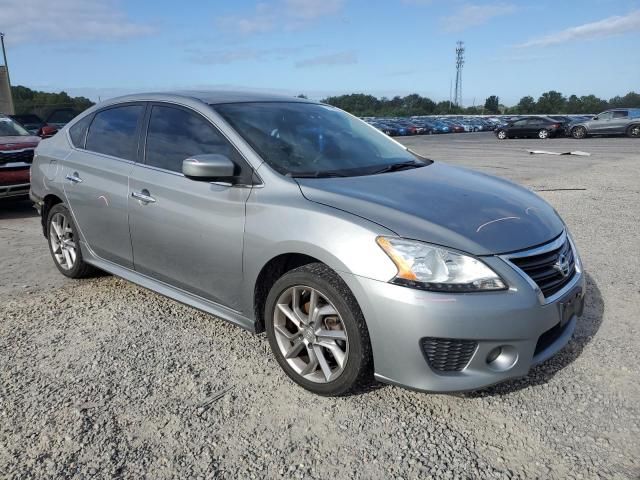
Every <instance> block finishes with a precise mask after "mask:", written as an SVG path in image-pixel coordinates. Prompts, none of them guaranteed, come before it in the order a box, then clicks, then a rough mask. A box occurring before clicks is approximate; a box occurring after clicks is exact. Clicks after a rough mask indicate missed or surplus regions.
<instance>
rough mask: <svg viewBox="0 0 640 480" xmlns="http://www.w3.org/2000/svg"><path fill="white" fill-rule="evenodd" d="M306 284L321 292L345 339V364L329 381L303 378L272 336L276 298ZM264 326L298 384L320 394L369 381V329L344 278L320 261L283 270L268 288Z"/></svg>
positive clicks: (350, 389) (347, 389)
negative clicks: (340, 318) (269, 288)
mask: <svg viewBox="0 0 640 480" xmlns="http://www.w3.org/2000/svg"><path fill="white" fill-rule="evenodd" d="M300 285H302V286H308V287H311V288H313V289H316V290H318V291H319V292H321V293H322V294H323V295H324V296H325V297H326V298H327V300H329V301H330V302H331V304H332V305H333V306H334V307H335V309H336V310H337V311H338V313H339V314H340V316H341V317H342V324H343V326H344V329H345V330H346V333H347V336H348V343H349V353H348V356H347V360H346V364H345V365H344V367H343V370H342V372H341V373H340V375H339V376H338V377H337V378H336V379H335V380H332V381H330V382H326V383H317V382H314V381H311V380H308V379H306V378H304V377H303V376H302V375H300V374H299V373H297V372H296V371H295V370H294V369H293V368H292V367H291V366H290V365H289V364H288V362H287V360H286V359H285V357H284V355H283V354H282V352H281V350H280V347H279V346H278V343H277V340H276V334H275V331H274V312H275V309H276V308H277V306H276V303H277V301H278V298H280V296H281V295H282V294H283V293H284V292H285V291H286V290H287V289H289V288H291V287H293V286H300ZM264 318H265V327H266V333H267V338H268V340H269V345H270V346H271V351H272V352H273V355H274V356H275V358H276V360H277V362H278V364H279V365H280V367H282V369H283V370H284V371H285V373H286V374H287V375H288V376H289V378H291V379H292V380H293V381H294V382H296V383H297V384H298V385H300V386H301V387H303V388H305V389H307V390H309V391H310V392H313V393H315V394H318V395H322V396H341V395H348V394H352V393H356V392H357V391H359V390H362V389H364V388H366V387H367V386H369V385H370V384H371V383H372V382H373V356H372V353H371V343H370V340H369V331H368V329H367V325H366V323H365V320H364V316H363V315H362V311H361V310H360V307H359V305H358V302H357V301H356V299H355V297H354V296H353V294H352V293H351V290H350V289H349V287H348V286H347V285H346V284H345V283H344V281H343V280H342V279H341V278H340V277H339V276H338V275H337V274H336V273H335V272H334V271H333V270H332V269H330V268H329V267H327V266H326V265H324V264H322V263H311V264H308V265H303V266H302V267H299V268H296V269H294V270H291V271H290V272H287V273H286V274H284V275H283V276H282V277H280V279H278V280H277V281H276V283H275V284H274V285H273V287H272V288H271V291H270V292H269V295H268V296H267V301H266V305H265V316H264Z"/></svg>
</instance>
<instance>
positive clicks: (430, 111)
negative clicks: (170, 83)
mask: <svg viewBox="0 0 640 480" xmlns="http://www.w3.org/2000/svg"><path fill="white" fill-rule="evenodd" d="M322 102H324V103H328V104H330V105H334V106H336V107H338V108H341V109H343V110H346V111H348V112H350V113H352V114H354V115H357V116H359V117H367V116H372V117H402V116H410V115H447V114H451V115H458V114H466V115H481V114H485V115H486V114H514V115H519V114H542V113H548V114H552V113H553V114H563V113H566V114H572V113H577V114H579V113H593V114H595V113H599V112H601V111H603V110H606V109H608V108H616V107H636V108H640V94H638V93H635V92H629V93H627V94H626V95H624V96H616V97H613V98H611V99H609V100H604V99H601V98H598V97H596V96H595V95H583V96H580V97H579V96H577V95H570V96H569V97H566V96H565V95H563V94H562V93H560V92H557V91H555V90H550V91H548V92H544V93H543V94H542V95H540V97H538V99H537V100H536V99H535V98H533V97H532V96H525V97H522V98H521V99H520V101H519V102H518V103H517V104H516V105H513V106H511V107H507V106H505V105H502V104H501V103H500V99H499V97H498V96H497V95H491V96H490V97H487V99H486V100H485V102H484V105H478V106H471V107H459V106H457V105H453V104H451V102H449V101H442V102H437V103H436V102H434V101H433V100H431V99H430V98H427V97H422V96H420V95H418V94H417V93H412V94H411V95H407V96H405V97H401V96H395V97H393V98H387V97H382V98H377V97H374V96H373V95H366V94H364V93H351V94H348V95H339V96H333V97H327V98H325V99H323V100H322Z"/></svg>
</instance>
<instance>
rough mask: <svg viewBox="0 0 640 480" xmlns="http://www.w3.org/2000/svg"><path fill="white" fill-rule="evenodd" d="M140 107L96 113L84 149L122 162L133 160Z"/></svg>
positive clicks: (142, 108)
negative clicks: (120, 159) (116, 158)
mask: <svg viewBox="0 0 640 480" xmlns="http://www.w3.org/2000/svg"><path fill="white" fill-rule="evenodd" d="M143 111H144V107H143V106H142V105H125V106H122V107H114V108H109V109H107V110H102V111H100V112H98V113H96V115H95V117H94V119H93V122H91V126H90V127H89V132H88V134H87V142H86V147H85V148H86V149H87V150H91V151H92V152H97V153H103V154H105V155H111V156H113V157H118V158H122V159H124V160H135V158H136V151H137V146H138V142H137V136H136V132H137V127H138V120H139V119H140V116H141V115H142V112H143Z"/></svg>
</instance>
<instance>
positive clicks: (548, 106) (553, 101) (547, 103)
mask: <svg viewBox="0 0 640 480" xmlns="http://www.w3.org/2000/svg"><path fill="white" fill-rule="evenodd" d="M566 104H567V99H566V98H564V96H563V95H562V94H561V93H560V92H556V91H555V90H549V91H548V92H544V93H543V94H542V95H540V98H538V102H537V104H536V113H564V112H565V106H566Z"/></svg>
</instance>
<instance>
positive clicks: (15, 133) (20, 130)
mask: <svg viewBox="0 0 640 480" xmlns="http://www.w3.org/2000/svg"><path fill="white" fill-rule="evenodd" d="M25 135H31V134H30V133H29V132H28V131H27V130H25V128H24V127H23V126H22V125H20V124H19V123H17V122H14V121H13V120H12V119H10V118H9V117H0V137H23V136H25Z"/></svg>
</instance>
